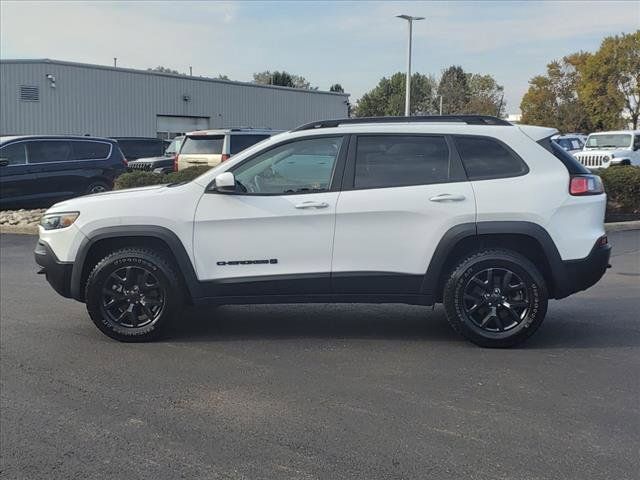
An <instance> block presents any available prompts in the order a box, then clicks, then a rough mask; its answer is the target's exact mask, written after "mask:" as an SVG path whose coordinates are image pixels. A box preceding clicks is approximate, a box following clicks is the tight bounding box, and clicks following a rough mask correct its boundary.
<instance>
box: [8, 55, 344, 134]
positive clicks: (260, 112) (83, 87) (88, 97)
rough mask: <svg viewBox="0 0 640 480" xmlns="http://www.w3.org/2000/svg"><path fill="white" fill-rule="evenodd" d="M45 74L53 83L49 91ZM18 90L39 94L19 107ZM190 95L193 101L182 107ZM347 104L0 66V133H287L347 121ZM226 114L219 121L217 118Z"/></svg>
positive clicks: (301, 94) (314, 95)
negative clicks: (182, 128)
mask: <svg viewBox="0 0 640 480" xmlns="http://www.w3.org/2000/svg"><path fill="white" fill-rule="evenodd" d="M47 73H50V74H53V75H55V77H56V88H55V89H54V88H51V87H50V86H49V81H48V80H47V79H46V78H45V75H46V74H47ZM19 85H37V86H38V87H40V101H39V102H21V101H20V100H19V99H18V88H19ZM183 95H189V96H190V97H191V101H189V102H185V101H183V100H182V97H183ZM346 100H347V97H344V96H339V95H328V94H323V93H318V92H313V91H305V90H288V89H277V88H261V87H253V86H250V85H239V84H233V83H220V82H209V81H201V80H196V79H192V78H179V77H170V76H161V75H148V74H143V73H136V72H129V71H126V70H112V69H100V68H92V67H83V66H74V65H62V64H56V63H47V62H38V63H34V62H29V63H20V62H17V63H0V102H1V103H0V133H2V134H12V133H13V134H85V133H90V134H92V135H103V136H152V137H153V136H155V135H156V116H157V115H172V116H198V117H209V118H210V121H209V124H210V127H211V128H215V127H220V126H252V127H271V128H275V129H283V130H285V129H290V128H293V127H295V126H297V125H300V124H302V123H305V122H310V121H314V120H321V119H331V118H343V117H346V116H347V105H346V103H345V101H346ZM219 114H221V115H222V118H221V117H219V116H218V115H219Z"/></svg>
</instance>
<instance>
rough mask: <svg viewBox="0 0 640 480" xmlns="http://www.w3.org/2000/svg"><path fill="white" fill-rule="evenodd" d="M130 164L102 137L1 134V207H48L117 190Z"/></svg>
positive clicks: (116, 148)
mask: <svg viewBox="0 0 640 480" xmlns="http://www.w3.org/2000/svg"><path fill="white" fill-rule="evenodd" d="M125 170H126V162H125V160H124V157H123V156H122V152H120V148H118V144H117V143H116V142H115V141H114V140H110V139H107V138H98V137H86V136H85V137H72V136H20V137H0V203H1V204H2V208H9V207H17V206H20V207H27V206H49V205H52V204H53V203H54V202H57V201H60V200H63V199H66V198H70V197H75V196H78V195H84V194H87V193H100V192H105V191H107V190H111V189H112V188H113V181H114V180H115V178H116V177H117V176H118V175H120V174H121V173H122V172H124V171H125Z"/></svg>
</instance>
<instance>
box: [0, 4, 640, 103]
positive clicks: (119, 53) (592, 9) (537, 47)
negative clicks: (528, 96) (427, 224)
mask: <svg viewBox="0 0 640 480" xmlns="http://www.w3.org/2000/svg"><path fill="white" fill-rule="evenodd" d="M398 13H408V14H411V15H421V16H425V17H427V20H425V21H422V22H418V23H416V24H415V27H414V44H413V48H414V55H413V70H414V71H417V72H420V73H430V74H434V75H436V76H438V75H439V74H440V72H441V71H442V69H443V68H446V67H447V66H448V65H452V64H456V65H461V66H462V67H463V68H464V69H465V70H466V71H470V72H475V73H490V74H492V75H493V76H494V77H495V78H496V80H497V81H498V82H499V83H501V84H502V85H504V86H505V99H506V101H507V110H508V111H509V112H517V111H518V107H519V104H520V99H521V97H522V94H523V93H524V92H525V91H526V89H527V82H528V80H529V78H531V77H532V76H533V75H536V74H538V73H542V72H544V70H545V65H546V64H547V63H548V62H549V61H551V60H552V59H554V58H559V57H562V56H563V55H566V54H569V53H572V52H575V51H578V50H588V51H593V50H596V49H597V48H598V46H599V44H600V41H601V40H602V38H603V37H605V36H607V35H612V34H616V33H621V32H631V31H634V30H636V29H638V28H640V2H636V1H621V2H614V1H605V2H597V1H592V2H580V1H571V2H561V1H556V2H537V1H528V2H515V1H513V2H512V1H501V2H482V1H476V2H463V1H460V2H418V1H413V2H368V1H361V2H352V1H351V2H346V1H345V2H338V1H336V2H293V1H291V2H261V1H245V2H205V1H202V2H187V1H184V2H158V1H140V2H124V1H121V2H106V1H100V2H80V1H66V2H56V1H51V0H49V1H45V2H29V1H20V2H15V1H8V0H2V2H1V3H0V57H1V58H3V59H4V58H54V59H59V60H70V61H78V62H87V63H98V64H107V65H110V64H112V63H113V57H118V65H119V66H122V67H131V68H147V67H154V66H156V65H164V66H167V67H170V68H173V69H176V70H179V71H182V72H187V71H188V67H189V65H193V69H194V75H204V76H216V75H218V74H220V73H222V74H226V75H228V76H229V77H230V78H231V79H233V80H242V81H249V80H251V78H252V73H253V72H257V71H262V70H267V69H269V70H283V69H284V70H287V71H289V72H292V73H296V74H299V75H303V76H304V77H306V78H307V79H308V80H310V81H311V83H312V84H313V85H316V86H318V87H320V88H321V89H328V87H329V86H330V85H331V84H332V83H335V82H339V83H341V84H342V85H343V86H344V88H345V90H346V91H347V92H349V93H351V94H352V98H351V100H352V101H355V100H357V98H359V97H360V96H361V95H362V94H363V93H364V92H366V91H367V90H369V89H371V88H373V87H374V86H375V85H376V83H377V82H378V80H379V79H380V78H381V77H382V76H389V75H391V74H393V73H394V72H396V71H404V69H405V63H406V57H405V55H406V24H405V22H404V21H401V20H399V19H396V18H394V15H396V14H398Z"/></svg>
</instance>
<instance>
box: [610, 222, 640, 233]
mask: <svg viewBox="0 0 640 480" xmlns="http://www.w3.org/2000/svg"><path fill="white" fill-rule="evenodd" d="M604 228H605V230H606V231H607V232H627V231H629V230H640V220H633V221H631V222H613V223H605V224H604Z"/></svg>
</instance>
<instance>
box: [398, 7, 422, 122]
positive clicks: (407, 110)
mask: <svg viewBox="0 0 640 480" xmlns="http://www.w3.org/2000/svg"><path fill="white" fill-rule="evenodd" d="M396 17H398V18H402V19H403V20H406V21H407V22H408V23H409V42H408V44H407V78H406V84H405V97H404V116H405V117H408V116H410V115H411V36H412V34H413V21H414V20H424V17H412V16H411V15H396Z"/></svg>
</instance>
